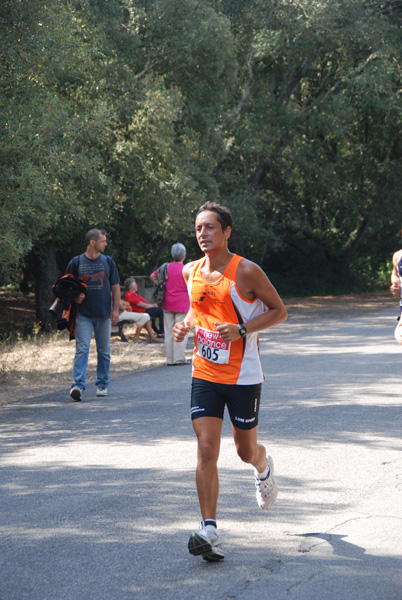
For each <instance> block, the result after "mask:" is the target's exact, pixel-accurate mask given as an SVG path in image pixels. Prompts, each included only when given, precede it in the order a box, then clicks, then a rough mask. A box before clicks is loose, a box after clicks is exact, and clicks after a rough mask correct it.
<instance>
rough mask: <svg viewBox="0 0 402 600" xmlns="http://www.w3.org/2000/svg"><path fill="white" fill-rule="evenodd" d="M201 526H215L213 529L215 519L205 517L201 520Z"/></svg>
mask: <svg viewBox="0 0 402 600" xmlns="http://www.w3.org/2000/svg"><path fill="white" fill-rule="evenodd" d="M201 527H202V528H203V529H207V528H210V527H215V529H216V521H215V519H205V521H201Z"/></svg>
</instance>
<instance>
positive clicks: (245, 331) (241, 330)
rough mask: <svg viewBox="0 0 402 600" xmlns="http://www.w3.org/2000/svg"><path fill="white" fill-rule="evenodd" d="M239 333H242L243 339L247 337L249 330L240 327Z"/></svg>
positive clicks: (242, 326)
mask: <svg viewBox="0 0 402 600" xmlns="http://www.w3.org/2000/svg"><path fill="white" fill-rule="evenodd" d="M239 333H240V335H241V337H244V336H245V335H247V329H246V328H245V327H244V325H240V326H239Z"/></svg>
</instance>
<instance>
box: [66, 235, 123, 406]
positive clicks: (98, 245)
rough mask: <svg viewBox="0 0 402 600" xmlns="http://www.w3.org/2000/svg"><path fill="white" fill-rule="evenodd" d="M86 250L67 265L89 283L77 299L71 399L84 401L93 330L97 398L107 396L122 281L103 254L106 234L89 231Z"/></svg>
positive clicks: (114, 265)
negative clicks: (112, 335)
mask: <svg viewBox="0 0 402 600" xmlns="http://www.w3.org/2000/svg"><path fill="white" fill-rule="evenodd" d="M86 244H87V249H86V251H85V252H84V253H83V254H80V255H79V256H76V257H74V258H73V259H72V260H71V261H70V262H69V263H68V265H67V269H66V274H67V273H70V274H72V275H73V276H74V277H77V278H78V279H80V281H82V282H83V283H85V284H86V291H85V298H84V299H82V297H81V298H80V297H79V298H78V299H77V301H78V302H79V303H80V307H79V312H78V315H77V318H76V323H75V331H74V335H75V340H76V349H75V357H74V366H73V378H74V383H73V384H72V386H71V390H70V396H71V398H72V399H73V400H75V401H77V402H78V401H80V400H81V399H82V395H83V392H84V390H85V387H86V385H85V384H86V373H87V365H88V355H89V347H90V343H91V337H92V331H94V332H95V341H96V349H97V354H98V363H97V369H96V374H97V377H96V380H95V385H96V395H97V396H107V393H108V391H107V388H108V385H109V373H110V333H111V326H112V325H115V324H116V323H117V322H118V320H119V304H120V279H119V274H118V271H117V267H116V264H115V262H114V261H113V259H112V258H111V257H110V256H105V255H104V254H103V252H104V250H105V248H106V246H107V242H106V233H105V232H104V231H102V230H100V229H90V231H88V232H87V234H86Z"/></svg>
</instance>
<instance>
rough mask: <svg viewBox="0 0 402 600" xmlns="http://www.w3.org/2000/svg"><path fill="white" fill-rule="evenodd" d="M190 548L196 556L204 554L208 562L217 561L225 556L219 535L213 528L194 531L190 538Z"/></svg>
mask: <svg viewBox="0 0 402 600" xmlns="http://www.w3.org/2000/svg"><path fill="white" fill-rule="evenodd" d="M188 550H189V552H190V554H193V555H194V556H202V558H203V559H204V560H207V561H208V562H215V561H217V560H222V558H224V556H225V555H224V553H223V550H222V546H221V544H220V542H219V537H218V534H217V533H216V531H214V529H213V528H211V529H205V528H202V529H201V531H197V532H196V533H192V534H191V536H190V539H189V540H188Z"/></svg>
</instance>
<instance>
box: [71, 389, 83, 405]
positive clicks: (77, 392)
mask: <svg viewBox="0 0 402 600" xmlns="http://www.w3.org/2000/svg"><path fill="white" fill-rule="evenodd" d="M83 391H84V390H82V389H81V388H80V387H78V385H74V386H73V387H72V388H71V390H70V396H71V398H72V399H73V400H75V401H76V402H79V401H80V400H81V398H82V392H83Z"/></svg>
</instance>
